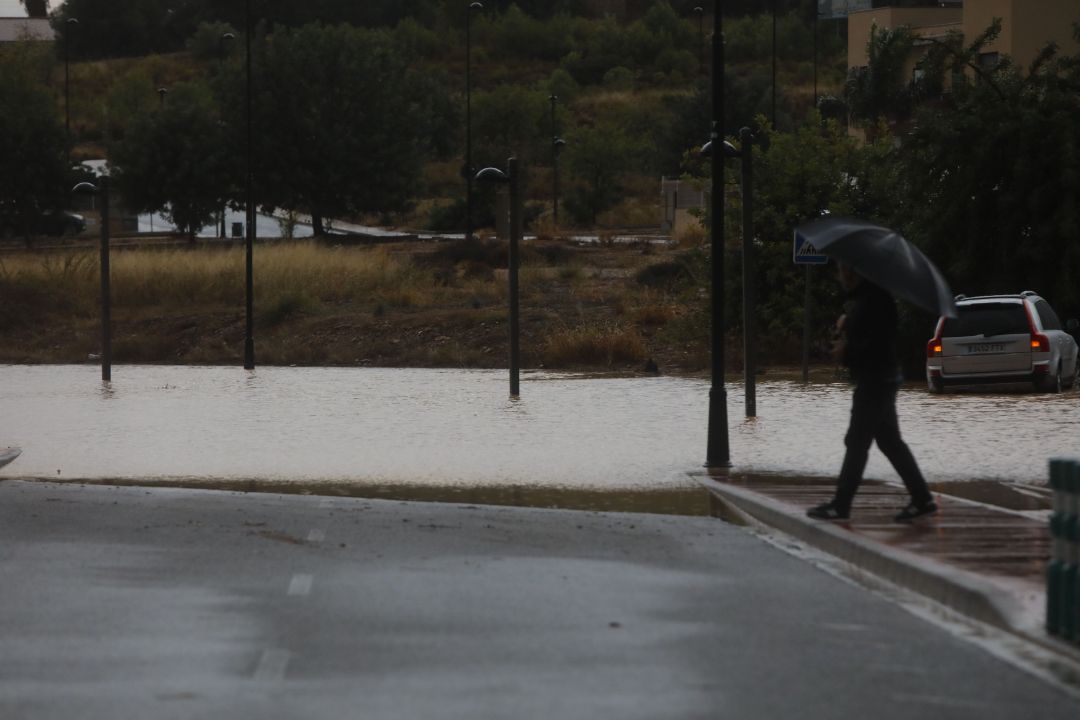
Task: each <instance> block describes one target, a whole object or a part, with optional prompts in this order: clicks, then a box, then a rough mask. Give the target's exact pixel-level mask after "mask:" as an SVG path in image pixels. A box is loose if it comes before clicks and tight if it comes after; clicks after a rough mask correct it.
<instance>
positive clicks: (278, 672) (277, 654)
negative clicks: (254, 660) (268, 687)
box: [252, 648, 292, 683]
mask: <svg viewBox="0 0 1080 720" xmlns="http://www.w3.org/2000/svg"><path fill="white" fill-rule="evenodd" d="M290 657H292V653H290V652H289V651H288V650H282V649H281V648H270V649H269V650H264V651H263V654H262V655H261V656H260V657H259V664H258V665H256V666H255V674H254V675H253V676H252V679H253V680H255V682H271V683H275V682H281V681H282V680H283V679H284V678H285V670H286V669H287V668H288V667H289V658H290Z"/></svg>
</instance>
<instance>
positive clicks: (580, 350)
mask: <svg viewBox="0 0 1080 720" xmlns="http://www.w3.org/2000/svg"><path fill="white" fill-rule="evenodd" d="M645 353H646V348H645V342H644V341H643V340H642V339H641V336H640V335H639V334H638V333H637V331H636V330H634V329H633V328H630V327H626V326H622V325H614V324H612V325H592V326H580V327H568V328H563V329H561V330H557V331H555V332H554V333H552V334H551V335H549V336H548V338H547V340H546V341H545V343H544V350H543V358H544V364H545V365H548V366H550V367H575V366H604V367H611V366H612V365H616V364H619V363H638V362H641V361H643V360H644V359H645Z"/></svg>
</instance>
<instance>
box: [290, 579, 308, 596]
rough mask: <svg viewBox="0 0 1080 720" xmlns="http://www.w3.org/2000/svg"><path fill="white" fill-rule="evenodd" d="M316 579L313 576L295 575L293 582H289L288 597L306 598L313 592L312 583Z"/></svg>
mask: <svg viewBox="0 0 1080 720" xmlns="http://www.w3.org/2000/svg"><path fill="white" fill-rule="evenodd" d="M313 579H314V578H313V577H312V576H311V575H303V574H300V575H293V576H292V580H290V581H289V591H288V593H287V594H288V595H291V596H304V595H307V594H308V593H310V592H311V582H312V580H313Z"/></svg>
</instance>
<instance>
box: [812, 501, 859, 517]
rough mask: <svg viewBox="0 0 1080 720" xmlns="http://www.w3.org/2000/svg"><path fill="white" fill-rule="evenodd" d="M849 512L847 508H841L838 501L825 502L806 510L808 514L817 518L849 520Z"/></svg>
mask: <svg viewBox="0 0 1080 720" xmlns="http://www.w3.org/2000/svg"><path fill="white" fill-rule="evenodd" d="M848 514H849V513H848V511H847V510H841V509H840V508H838V507H837V506H836V503H831V502H827V503H823V504H821V505H818V506H817V507H812V508H810V509H809V510H807V511H806V516H807V517H812V518H814V519H815V520H847V519H848Z"/></svg>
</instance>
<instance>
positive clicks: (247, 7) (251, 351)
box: [244, 0, 255, 370]
mask: <svg viewBox="0 0 1080 720" xmlns="http://www.w3.org/2000/svg"><path fill="white" fill-rule="evenodd" d="M244 23H245V26H246V35H247V37H246V38H245V44H244V47H245V51H244V52H245V67H246V73H247V85H246V95H247V104H246V107H247V113H246V115H247V117H246V124H247V173H246V174H247V178H246V183H245V184H246V187H245V190H244V202H245V205H246V207H245V212H246V215H247V222H246V223H245V225H246V226H247V227H246V228H245V231H246V232H245V235H246V243H245V245H246V247H245V251H246V252H245V259H244V287H245V293H244V298H245V311H246V323H245V330H244V369H245V370H254V369H255V336H254V333H255V320H254V310H255V301H254V289H253V285H254V262H253V258H252V255H253V251H254V248H255V206H254V192H253V190H252V184H253V182H252V163H253V157H252V146H251V115H252V112H251V33H252V25H251V0H245V2H244Z"/></svg>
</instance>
